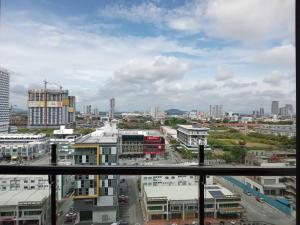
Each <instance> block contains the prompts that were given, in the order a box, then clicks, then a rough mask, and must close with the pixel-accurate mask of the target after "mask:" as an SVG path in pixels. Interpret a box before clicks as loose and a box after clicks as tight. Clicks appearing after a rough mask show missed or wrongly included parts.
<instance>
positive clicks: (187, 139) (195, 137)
mask: <svg viewBox="0 0 300 225" xmlns="http://www.w3.org/2000/svg"><path fill="white" fill-rule="evenodd" d="M208 131H209V128H206V127H199V126H197V125H194V124H193V125H178V128H177V138H178V140H179V141H180V142H181V143H182V144H183V145H185V146H186V147H187V148H198V146H199V144H200V141H201V142H202V143H203V144H204V145H207V136H208Z"/></svg>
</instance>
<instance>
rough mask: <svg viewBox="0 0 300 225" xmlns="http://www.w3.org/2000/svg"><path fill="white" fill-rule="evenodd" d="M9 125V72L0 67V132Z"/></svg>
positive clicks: (5, 129) (3, 131)
mask: <svg viewBox="0 0 300 225" xmlns="http://www.w3.org/2000/svg"><path fill="white" fill-rule="evenodd" d="M8 126H9V73H8V71H7V70H5V69H2V68H1V67H0V133H7V132H8Z"/></svg>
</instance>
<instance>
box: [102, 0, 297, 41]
mask: <svg viewBox="0 0 300 225" xmlns="http://www.w3.org/2000/svg"><path fill="white" fill-rule="evenodd" d="M294 9H295V1H292V0H272V1H265V0H243V1H240V0H211V1H196V0H195V1H188V2H187V3H186V4H183V5H181V6H180V7H176V8H166V7H162V6H160V5H159V4H156V3H154V2H146V3H145V2H142V3H140V4H134V5H121V4H114V5H109V6H106V7H104V8H101V9H99V10H98V14H99V15H100V16H105V17H110V18H121V19H125V20H129V21H131V22H135V23H142V22H147V23H153V24H154V25H156V26H157V27H159V28H161V27H162V26H164V27H168V28H170V29H173V30H176V31H180V32H182V31H188V32H204V33H206V34H207V35H208V36H212V37H218V38H224V39H226V38H229V39H233V40H239V41H242V42H250V43H256V42H258V41H266V40H289V41H290V42H292V43H294V34H295V10H294ZM278 15H280V16H278Z"/></svg>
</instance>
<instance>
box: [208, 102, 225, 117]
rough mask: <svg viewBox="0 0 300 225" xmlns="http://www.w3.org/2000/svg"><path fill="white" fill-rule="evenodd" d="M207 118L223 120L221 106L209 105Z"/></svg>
mask: <svg viewBox="0 0 300 225" xmlns="http://www.w3.org/2000/svg"><path fill="white" fill-rule="evenodd" d="M209 117H210V118H211V119H222V118H223V106H222V105H214V106H212V105H209Z"/></svg>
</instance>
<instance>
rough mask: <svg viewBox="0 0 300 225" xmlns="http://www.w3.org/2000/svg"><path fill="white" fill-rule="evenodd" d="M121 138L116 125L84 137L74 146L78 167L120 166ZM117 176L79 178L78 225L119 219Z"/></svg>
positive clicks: (77, 178)
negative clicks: (119, 146) (119, 145)
mask: <svg viewBox="0 0 300 225" xmlns="http://www.w3.org/2000/svg"><path fill="white" fill-rule="evenodd" d="M118 141H119V140H118V135H117V129H116V123H115V121H112V123H106V124H105V126H104V127H103V128H100V129H97V130H96V131H95V132H93V133H91V134H88V135H86V136H83V137H81V138H79V139H77V140H76V142H75V144H74V146H73V147H74V150H75V152H74V156H75V157H74V159H75V165H107V166H108V165H117V162H118ZM118 183H119V176H117V175H76V176H75V192H74V196H73V201H74V208H75V210H76V211H78V212H79V216H78V218H77V220H78V221H77V224H91V223H93V224H94V225H96V224H109V223H110V224H111V223H113V222H116V220H117V216H118V198H117V196H118Z"/></svg>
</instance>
